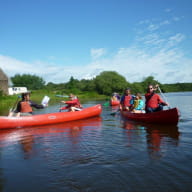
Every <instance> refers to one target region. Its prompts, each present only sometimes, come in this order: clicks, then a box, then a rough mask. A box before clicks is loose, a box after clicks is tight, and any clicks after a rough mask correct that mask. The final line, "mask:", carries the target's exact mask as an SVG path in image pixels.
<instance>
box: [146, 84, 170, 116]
mask: <svg viewBox="0 0 192 192" xmlns="http://www.w3.org/2000/svg"><path fill="white" fill-rule="evenodd" d="M155 90H156V89H154V87H153V85H149V86H148V88H147V93H146V94H145V111H146V113H152V112H156V111H161V110H163V106H169V104H168V103H166V102H164V101H163V100H162V99H161V97H160V96H159V95H158V94H157V93H155Z"/></svg>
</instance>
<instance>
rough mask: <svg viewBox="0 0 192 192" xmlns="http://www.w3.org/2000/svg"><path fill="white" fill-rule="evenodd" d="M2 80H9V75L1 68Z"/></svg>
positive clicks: (0, 76) (0, 78)
mask: <svg viewBox="0 0 192 192" xmlns="http://www.w3.org/2000/svg"><path fill="white" fill-rule="evenodd" d="M1 80H7V81H8V77H7V75H6V74H5V73H4V72H3V70H2V69H1V68H0V81H1Z"/></svg>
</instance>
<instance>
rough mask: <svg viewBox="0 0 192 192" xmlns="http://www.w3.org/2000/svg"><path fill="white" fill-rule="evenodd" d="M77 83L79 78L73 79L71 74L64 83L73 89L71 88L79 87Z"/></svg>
mask: <svg viewBox="0 0 192 192" xmlns="http://www.w3.org/2000/svg"><path fill="white" fill-rule="evenodd" d="M79 84H80V83H79V80H77V79H74V78H73V76H71V78H70V80H69V82H67V83H66V84H65V88H66V89H70V90H73V89H75V90H76V89H79Z"/></svg>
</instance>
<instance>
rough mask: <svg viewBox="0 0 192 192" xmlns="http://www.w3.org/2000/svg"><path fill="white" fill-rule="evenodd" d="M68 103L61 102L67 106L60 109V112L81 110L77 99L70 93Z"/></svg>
mask: <svg viewBox="0 0 192 192" xmlns="http://www.w3.org/2000/svg"><path fill="white" fill-rule="evenodd" d="M69 99H70V100H69V101H61V102H62V103H64V104H67V105H66V106H64V107H61V108H60V110H66V109H67V110H68V111H81V109H82V108H83V107H82V105H81V103H80V101H79V99H78V97H77V96H75V95H73V94H72V93H71V94H70V95H69Z"/></svg>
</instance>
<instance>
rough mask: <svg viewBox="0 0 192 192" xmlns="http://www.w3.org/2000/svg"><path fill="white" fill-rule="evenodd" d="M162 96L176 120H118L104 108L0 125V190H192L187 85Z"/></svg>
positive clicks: (191, 113) (191, 97)
mask: <svg viewBox="0 0 192 192" xmlns="http://www.w3.org/2000/svg"><path fill="white" fill-rule="evenodd" d="M166 98H167V100H168V101H169V103H170V104H171V106H174V107H175V106H177V107H178V108H179V110H180V113H181V117H180V121H179V124H178V125H177V126H162V125H161V126H160V125H149V124H148V125H147V124H141V123H135V122H131V121H124V120H122V119H121V117H120V116H119V115H118V114H117V115H116V116H112V115H110V113H111V112H112V111H115V110H116V109H115V108H111V107H103V112H102V115H101V116H100V117H94V118H90V119H86V120H81V121H74V122H69V123H64V124H59V125H51V126H44V127H36V128H25V129H12V130H11V129H10V130H0V191H3V192H15V191H18V192H23V191H24V192H26V191H27V192H34V191H37V192H49V191H50V192H54V191H59V192H60V191H62V192H63V191H67V192H88V191H89V192H103V191H104V192H108V191H109V192H129V191H130V192H133V191H134V192H140V191H141V192H145V191H147V192H148V191H153V192H156V191H166V192H169V191H170V192H180V191H182V192H188V191H191V190H192V183H191V182H192V92H188V93H169V94H166ZM104 102H105V101H103V102H98V101H97V102H96V101H95V102H94V101H91V102H87V103H84V106H85V107H86V106H91V105H94V104H96V103H104ZM58 107H59V106H58V105H55V106H50V107H48V108H47V109H44V111H38V113H43V112H54V111H58Z"/></svg>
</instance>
